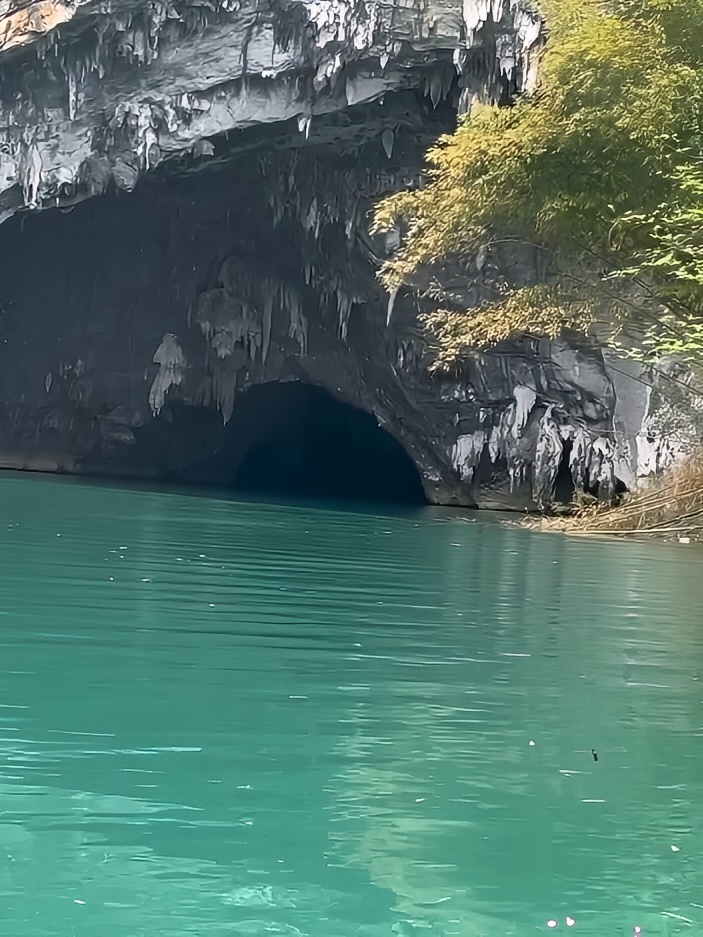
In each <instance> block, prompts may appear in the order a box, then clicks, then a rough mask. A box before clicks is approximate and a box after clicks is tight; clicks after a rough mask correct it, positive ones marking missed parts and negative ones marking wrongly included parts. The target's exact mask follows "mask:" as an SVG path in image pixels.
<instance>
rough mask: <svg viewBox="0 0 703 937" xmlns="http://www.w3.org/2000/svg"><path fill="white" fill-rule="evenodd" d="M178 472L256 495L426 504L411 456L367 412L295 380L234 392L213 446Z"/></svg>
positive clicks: (192, 478) (190, 477)
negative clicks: (205, 455)
mask: <svg viewBox="0 0 703 937" xmlns="http://www.w3.org/2000/svg"><path fill="white" fill-rule="evenodd" d="M178 422H179V420H178V419H176V421H175V423H176V424H177V423H178ZM174 428H176V429H177V427H174ZM182 477H183V478H184V479H188V478H189V479H191V480H196V481H207V482H209V483H211V484H212V483H214V484H218V485H226V486H227V487H229V488H231V489H233V490H235V491H239V492H244V493H246V494H249V495H254V496H263V497H275V498H286V499H288V498H291V499H296V498H302V499H310V498H315V499H322V500H334V501H353V502H377V503H378V502H385V503H391V504H404V505H424V504H427V498H426V497H425V492H424V489H423V486H422V480H421V478H420V474H419V472H418V470H417V467H416V466H415V464H414V462H413V461H412V459H411V458H410V456H409V455H408V453H407V452H406V451H405V449H404V448H403V447H402V445H401V444H400V443H399V442H398V440H397V439H396V438H395V437H394V436H392V435H391V434H390V433H389V432H387V431H386V430H385V429H383V428H382V427H381V426H379V425H378V422H377V421H376V418H375V417H374V416H373V415H372V414H370V413H367V412H366V411H364V410H361V409H359V408H357V407H354V406H352V405H350V404H348V403H345V402H343V401H341V400H339V399H338V398H336V397H334V396H333V395H332V394H331V393H329V391H327V390H325V389H324V388H322V387H318V386H316V385H313V384H307V383H304V382H301V381H285V382H279V381H273V382H270V383H265V384H258V385H255V386H254V387H251V388H249V389H248V390H246V391H245V392H244V393H242V394H240V395H239V396H238V397H237V398H236V400H235V405H234V409H233V412H232V416H231V418H230V420H229V422H228V423H227V425H226V426H225V427H223V428H222V436H221V440H220V444H219V446H218V451H217V452H216V453H215V454H214V455H212V456H211V457H209V458H207V459H205V460H203V461H201V462H200V463H199V464H197V465H193V466H192V467H191V468H190V469H189V470H187V471H186V472H183V476H182Z"/></svg>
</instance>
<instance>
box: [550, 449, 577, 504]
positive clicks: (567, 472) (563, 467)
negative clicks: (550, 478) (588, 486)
mask: <svg viewBox="0 0 703 937" xmlns="http://www.w3.org/2000/svg"><path fill="white" fill-rule="evenodd" d="M572 449H573V443H572V442H571V440H570V439H565V440H564V447H563V449H562V450H561V459H560V460H559V469H558V471H557V474H556V478H555V479H554V501H555V502H556V503H557V504H571V503H572V502H573V500H574V495H575V494H576V486H575V485H574V479H573V476H572V474H571V466H570V465H569V462H570V460H571V451H572Z"/></svg>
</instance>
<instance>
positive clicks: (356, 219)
mask: <svg viewBox="0 0 703 937" xmlns="http://www.w3.org/2000/svg"><path fill="white" fill-rule="evenodd" d="M539 41H540V25H539V22H538V20H537V19H536V18H535V17H534V16H533V15H532V14H531V13H530V12H529V11H528V10H527V8H525V7H524V6H523V5H522V4H521V3H520V2H510V0H504V2H501V0H493V2H491V0H221V2H215V0H198V2H196V0H182V2H179V0H174V2H160V0H156V2H149V3H146V2H144V0H100V2H96V0H84V2H81V0H72V2H67V0H37V2H34V3H31V2H30V3H28V2H26V0H6V2H5V3H2V4H0V220H2V221H3V222H4V223H3V224H2V226H1V227H0V250H1V252H2V258H3V275H2V277H1V278H0V329H1V331H2V344H1V345H0V348H1V349H2V368H1V369H0V399H1V400H2V411H1V413H0V466H4V467H14V468H30V469H48V470H54V471H69V472H104V473H114V474H131V475H141V476H151V477H154V476H160V475H163V474H166V473H170V474H176V475H180V476H182V477H189V475H191V476H193V474H194V473H195V474H196V475H197V471H196V469H197V465H198V463H199V462H202V460H203V459H204V458H206V457H207V456H208V455H211V454H212V453H213V452H215V451H216V450H217V447H218V446H219V445H220V444H221V428H222V427H223V426H225V425H226V424H227V422H228V421H229V420H230V418H231V416H232V413H233V411H234V408H235V407H236V405H237V400H238V398H239V397H240V395H241V394H243V393H244V392H245V391H246V389H247V388H248V387H251V386H252V385H254V384H260V383H263V382H268V381H281V380H283V381H285V380H299V381H306V382H309V383H313V384H318V385H320V386H322V387H324V388H325V389H326V390H328V391H329V392H330V393H331V394H332V395H334V396H336V397H338V398H340V399H342V400H345V401H346V402H348V403H351V404H353V405H355V406H357V407H360V408H362V409H364V410H366V411H367V412H370V413H373V414H375V416H376V418H377V419H378V421H379V422H380V423H381V425H382V426H384V427H385V428H386V429H387V430H388V431H389V432H390V433H392V434H393V435H394V436H395V437H396V438H397V439H398V440H399V441H400V442H401V443H402V444H403V445H404V447H405V449H406V451H407V452H408V454H409V455H410V456H411V457H412V459H413V460H414V462H415V464H416V465H417V467H418V469H419V471H420V473H421V476H422V479H423V484H424V487H425V491H426V494H427V497H428V499H429V500H430V501H433V502H435V503H440V504H460V505H467V506H473V505H477V504H478V505H488V506H495V507H518V508H522V507H534V506H536V505H542V504H546V503H548V502H549V501H550V499H551V498H552V496H553V491H554V488H555V485H556V484H558V482H559V478H558V476H564V477H566V476H570V477H571V478H572V480H573V483H574V484H575V485H576V486H577V487H582V488H587V489H591V490H595V489H598V490H600V492H601V493H605V494H610V493H611V492H612V491H614V490H615V488H616V487H617V486H618V485H620V486H622V485H624V486H628V487H629V486H632V485H633V484H635V483H636V480H637V477H638V476H639V475H644V474H647V473H649V472H651V471H654V470H657V469H658V468H660V467H661V464H662V463H663V462H664V461H666V460H667V459H668V458H670V457H671V456H672V455H674V454H675V453H676V450H677V447H680V446H684V445H685V440H679V439H676V440H674V441H672V439H671V437H669V436H667V437H666V442H663V441H662V440H663V437H660V436H659V435H658V432H659V431H658V428H657V426H656V425H655V424H656V419H655V417H653V415H652V413H651V401H652V395H651V392H650V390H649V388H647V387H646V386H645V385H644V384H642V383H641V381H640V380H639V374H638V373H637V372H636V369H635V368H634V366H632V367H631V366H627V367H623V365H622V364H615V363H613V362H611V361H610V360H609V359H608V356H607V355H605V354H604V353H603V351H602V350H600V349H599V348H598V347H594V346H593V345H591V344H587V343H585V342H584V343H567V342H532V343H524V344H521V345H514V346H510V347H506V348H500V349H496V350H495V351H493V352H491V353H486V354H476V355H474V356H472V357H471V359H470V360H468V361H467V364H466V368H465V369H464V372H463V373H462V376H461V378H460V379H459V378H457V379H448V378H447V379H440V378H433V377H431V376H430V375H429V373H428V370H427V365H428V363H429V361H430V358H431V356H430V353H429V351H428V348H427V345H426V341H425V338H424V336H423V334H422V331H421V329H420V327H419V326H418V324H417V312H418V309H419V307H418V304H417V301H416V300H415V299H414V298H413V296H411V295H405V296H403V295H400V296H397V297H396V296H393V297H390V298H389V297H387V296H385V295H384V294H383V293H382V291H381V290H380V288H379V286H378V284H377V282H376V278H375V271H376V269H377V266H378V263H379V260H380V258H381V257H383V256H384V255H385V254H386V253H387V252H388V251H389V250H392V249H393V238H385V239H382V240H379V239H375V238H372V237H371V236H370V235H369V234H368V217H369V211H370V209H371V207H372V205H373V203H374V201H375V200H376V199H378V198H379V197H381V196H382V195H384V194H387V193H390V192H392V191H395V190H397V189H398V188H400V187H412V186H415V185H418V184H421V181H422V175H421V173H422V166H423V153H424V152H425V150H426V148H427V146H428V145H429V144H430V143H431V142H432V141H433V140H434V139H436V137H437V136H438V135H439V134H440V133H442V132H445V131H447V130H450V129H451V128H452V126H453V122H454V121H455V118H456V113H457V112H461V111H466V110H467V109H469V108H470V105H471V102H472V101H473V100H475V99H484V100H485V99H488V100H496V101H497V100H507V99H508V98H510V97H511V96H512V95H514V94H515V93H517V92H518V91H519V90H520V89H521V88H523V87H525V85H527V84H529V83H530V82H532V81H533V80H534V65H535V53H536V49H537V46H538V43H539ZM79 203H82V204H79ZM195 408H200V410H198V411H196V409H195ZM184 410H187V411H189V412H191V413H198V412H200V413H202V414H206V413H207V414H209V415H210V416H212V415H216V417H217V418H216V419H215V420H214V422H213V420H212V419H210V418H209V417H208V418H207V419H206V418H205V416H203V418H202V419H201V420H200V422H199V423H198V425H199V426H200V430H198V432H199V433H200V437H199V439H198V441H197V444H196V442H194V440H193V437H192V434H191V435H190V436H189V437H188V438H187V439H182V440H181V445H178V444H177V443H178V438H177V437H178V433H179V432H180V430H179V425H180V424H179V422H178V414H179V413H182V412H184ZM196 422H197V421H196ZM191 424H192V421H191ZM189 425H190V424H189ZM169 427H170V429H169ZM165 439H167V440H168V444H167V445H166V443H164V444H163V445H157V443H156V442H155V440H156V441H158V440H162V441H163V440H165ZM242 445H243V446H244V445H245V443H244V442H243V444H242ZM243 455H244V451H242V453H241V457H242V458H243Z"/></svg>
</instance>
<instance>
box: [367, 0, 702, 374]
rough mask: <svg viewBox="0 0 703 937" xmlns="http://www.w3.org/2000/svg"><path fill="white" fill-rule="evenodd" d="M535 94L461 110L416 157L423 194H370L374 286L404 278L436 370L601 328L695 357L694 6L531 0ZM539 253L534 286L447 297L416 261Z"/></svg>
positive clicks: (698, 244)
mask: <svg viewBox="0 0 703 937" xmlns="http://www.w3.org/2000/svg"><path fill="white" fill-rule="evenodd" d="M541 9H542V13H543V16H544V19H545V23H546V26H547V33H548V35H547V42H546V44H545V48H544V51H543V54H542V60H541V63H540V70H539V81H538V85H537V87H536V89H535V90H534V91H533V92H531V93H529V94H525V95H523V96H522V97H521V98H520V99H518V100H517V101H516V102H514V103H513V104H512V105H511V106H509V107H493V106H487V105H483V104H477V105H475V106H474V107H473V108H472V109H471V113H470V115H468V116H467V117H465V118H463V119H462V121H461V123H460V126H459V127H458V129H457V130H456V132H455V133H454V134H452V135H449V136H445V137H443V138H442V139H440V141H439V142H438V144H437V145H436V146H435V147H434V148H433V149H432V150H431V152H430V153H429V163H430V169H429V175H428V180H427V184H426V186H425V187H424V188H420V189H417V190H414V191H406V192H401V193H399V194H396V195H393V196H391V197H390V198H387V199H386V200H385V201H383V202H382V203H381V204H380V205H379V207H378V209H377V212H376V217H375V230H376V231H377V232H384V231H385V232H388V231H391V230H393V229H397V228H399V229H400V230H401V232H402V234H403V238H402V243H401V246H400V248H399V249H398V250H397V252H396V253H395V254H394V255H393V256H392V257H391V258H390V259H389V260H388V261H387V262H386V263H385V264H384V265H383V267H382V269H381V274H380V275H381V278H382V280H383V282H384V283H385V285H386V286H387V287H388V289H389V290H391V291H393V290H397V289H399V288H402V287H403V286H411V287H412V286H417V284H418V283H424V284H427V282H428V281H429V282H430V283H431V284H433V285H434V292H433V289H432V288H428V287H427V286H426V285H425V286H424V287H421V291H424V294H425V296H431V297H432V298H433V300H434V303H433V308H434V309H435V311H434V312H433V313H432V314H431V315H429V316H427V317H426V319H425V321H426V325H427V327H428V329H429V331H430V333H431V334H432V335H433V336H434V339H435V345H436V347H437V359H436V367H438V368H440V369H449V368H452V367H453V366H454V365H455V364H456V363H457V362H458V361H460V360H461V357H462V355H463V354H465V352H466V350H467V349H469V348H473V347H477V346H481V345H486V344H490V343H495V342H498V341H501V340H504V339H507V338H513V337H518V336H522V335H546V336H556V335H558V334H560V333H561V332H563V331H564V330H568V329H577V330H580V331H586V330H588V328H589V326H590V324H591V323H593V322H607V323H608V324H609V326H611V325H613V324H614V325H615V329H614V330H613V331H614V332H617V331H618V330H619V331H620V332H621V334H622V330H625V336H626V337H625V338H623V339H622V341H623V342H624V343H626V344H628V346H629V347H630V348H631V347H632V340H631V338H629V337H627V336H628V334H637V336H638V346H637V347H638V348H639V350H640V354H642V355H643V356H650V355H651V356H652V357H655V356H659V355H661V354H662V353H668V352H676V353H678V354H680V355H683V356H688V357H690V358H692V359H696V360H703V81H702V80H701V76H702V75H703V43H702V42H701V37H703V0H611V2H601V0H543V3H542V7H541ZM511 241H512V242H514V241H517V242H522V243H524V244H529V245H533V246H537V247H538V248H539V249H543V250H544V253H545V256H548V258H549V262H548V264H547V265H546V275H545V277H544V282H543V283H542V284H540V285H537V286H535V285H529V284H528V285H524V284H517V288H516V284H510V283H508V282H500V283H498V284H496V285H494V287H493V293H492V295H489V297H488V298H487V299H486V300H485V301H484V302H482V303H481V304H479V306H478V308H474V309H470V310H469V309H466V308H461V306H460V304H458V303H457V302H456V297H451V296H450V295H449V294H448V293H447V292H446V291H443V290H442V289H441V288H440V287H439V286H438V285H437V280H438V279H441V278H438V277H435V276H434V275H433V274H432V270H433V269H434V268H437V267H438V266H439V265H442V264H446V263H447V262H448V261H449V260H452V261H453V262H459V263H460V264H463V265H464V267H465V268H468V267H471V269H472V270H476V269H479V270H480V269H481V266H482V263H483V262H484V259H485V257H486V256H487V255H488V254H490V252H491V251H493V250H495V249H499V248H500V245H501V244H505V243H506V242H511Z"/></svg>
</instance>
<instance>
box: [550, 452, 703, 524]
mask: <svg viewBox="0 0 703 937" xmlns="http://www.w3.org/2000/svg"><path fill="white" fill-rule="evenodd" d="M542 527H543V528H544V529H546V530H561V531H569V532H571V533H588V534H620V535H623V534H630V535H632V534H646V535H650V536H662V537H666V536H671V537H678V538H680V537H684V538H686V537H688V538H690V539H691V540H703V451H700V452H698V453H696V454H695V455H693V456H691V457H690V458H689V459H687V460H686V461H685V462H682V463H681V465H679V466H677V467H676V468H675V469H672V470H671V471H669V472H666V473H665V474H664V475H662V476H661V478H660V479H658V480H657V481H656V482H654V483H653V484H652V486H651V487H650V488H648V489H647V491H643V492H640V493H636V494H632V495H630V496H629V497H627V498H626V499H625V500H624V501H623V502H622V503H621V504H620V505H618V506H617V507H611V508H609V507H605V506H603V505H594V506H591V507H586V508H581V509H579V510H577V511H576V512H575V513H574V514H573V515H571V516H570V517H560V518H545V520H544V521H543V522H542Z"/></svg>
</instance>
